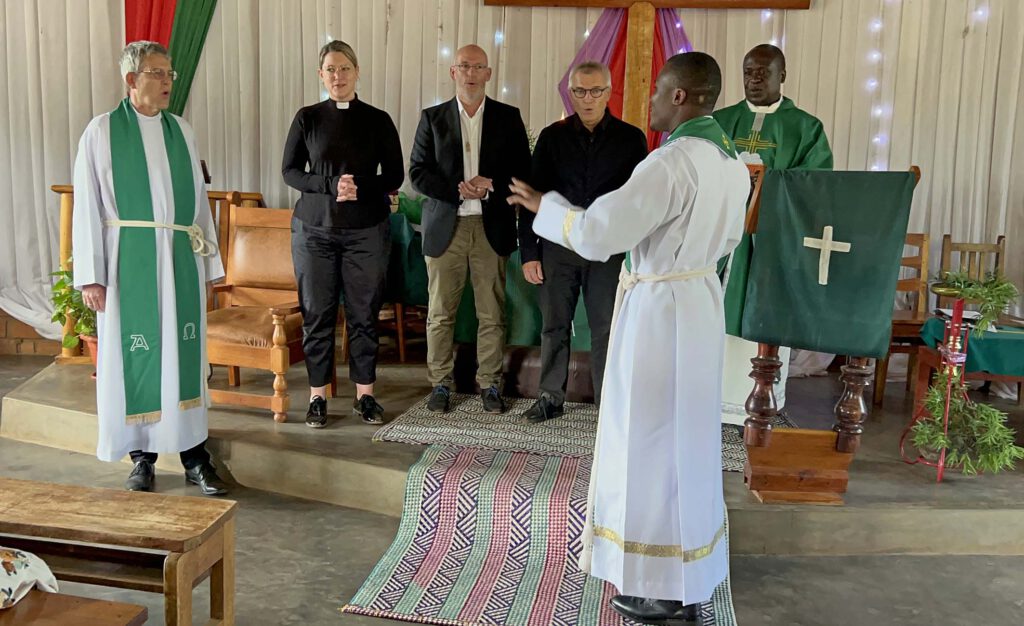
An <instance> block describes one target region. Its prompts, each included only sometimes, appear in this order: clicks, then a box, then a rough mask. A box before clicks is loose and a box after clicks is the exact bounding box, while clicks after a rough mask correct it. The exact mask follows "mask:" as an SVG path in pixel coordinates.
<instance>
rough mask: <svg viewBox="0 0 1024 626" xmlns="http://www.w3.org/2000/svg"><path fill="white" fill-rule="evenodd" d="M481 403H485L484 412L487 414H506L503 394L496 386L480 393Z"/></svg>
mask: <svg viewBox="0 0 1024 626" xmlns="http://www.w3.org/2000/svg"><path fill="white" fill-rule="evenodd" d="M480 401H481V402H483V405H484V411H485V412H487V413H504V412H505V401H504V400H502V399H501V394H500V393H498V388H497V387H495V386H494V385H491V386H490V387H488V388H487V389H484V390H483V391H481V392H480Z"/></svg>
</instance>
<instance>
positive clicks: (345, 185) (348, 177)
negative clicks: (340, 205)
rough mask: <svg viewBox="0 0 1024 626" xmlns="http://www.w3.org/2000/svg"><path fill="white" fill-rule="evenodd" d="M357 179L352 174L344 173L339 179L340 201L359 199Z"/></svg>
mask: <svg viewBox="0 0 1024 626" xmlns="http://www.w3.org/2000/svg"><path fill="white" fill-rule="evenodd" d="M357 189H359V188H358V187H356V182H355V179H353V178H352V174H342V176H341V178H339V179H338V197H337V201H338V202H346V201H352V200H357V199H358V198H357V197H356V190H357Z"/></svg>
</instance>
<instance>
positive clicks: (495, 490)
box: [341, 446, 736, 626]
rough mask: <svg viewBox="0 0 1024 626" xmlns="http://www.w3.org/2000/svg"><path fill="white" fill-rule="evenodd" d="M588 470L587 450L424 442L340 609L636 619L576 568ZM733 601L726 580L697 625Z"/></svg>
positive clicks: (437, 618)
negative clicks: (396, 506) (542, 452)
mask: <svg viewBox="0 0 1024 626" xmlns="http://www.w3.org/2000/svg"><path fill="white" fill-rule="evenodd" d="M589 476H590V459H589V458H588V457H564V456H562V457H558V456H549V457H543V456H537V455H534V454H523V453H516V452H508V451H496V450H480V449H473V448H464V449H455V448H446V447H442V446H430V447H429V448H427V450H426V452H424V453H423V456H422V457H421V458H420V460H419V461H417V462H416V464H415V465H413V467H412V468H411V469H410V471H409V480H408V483H407V484H406V492H405V508H404V511H403V513H402V520H401V523H400V526H399V529H398V535H397V536H396V538H395V541H394V543H392V545H391V547H390V548H388V551H387V552H386V553H385V554H384V556H383V557H382V558H381V560H380V562H379V563H377V566H376V567H375V568H374V570H373V572H372V573H371V574H370V577H369V578H367V579H366V582H364V583H363V586H362V588H360V589H359V591H358V592H357V593H356V595H355V597H353V598H352V600H351V602H349V603H348V604H347V605H345V606H344V607H342V609H341V611H342V612H345V613H356V614H361V615H370V616H375V617H383V618H388V619H396V620H404V621H411V622H419V623H426V624H449V625H458V626H463V625H465V626H469V625H478V624H507V625H509V626H552V625H554V626H574V625H575V626H636V624H635V623H634V622H631V621H629V620H625V619H623V618H622V617H620V616H619V615H618V614H617V613H615V611H614V610H612V609H611V607H610V606H609V604H608V600H609V599H610V598H611V596H613V595H615V589H614V588H613V587H612V586H611V585H610V584H607V583H605V582H603V581H601V580H599V579H596V578H593V577H591V576H587V575H586V574H584V573H582V572H581V571H580V570H579V568H578V567H577V565H576V561H577V557H578V555H579V553H580V548H581V542H580V535H581V533H582V531H583V520H584V515H585V509H586V498H587V483H588V480H589ZM727 537H728V536H727ZM726 541H728V539H726ZM731 598H732V594H731V591H730V588H729V580H728V579H726V580H725V581H724V582H723V583H722V584H721V585H719V586H718V588H717V589H716V590H715V594H714V596H713V598H712V600H711V601H710V602H707V603H705V605H703V606H702V607H701V617H702V621H703V625H704V626H713V625H714V626H735V623H736V616H735V613H734V611H733V607H732V599H731Z"/></svg>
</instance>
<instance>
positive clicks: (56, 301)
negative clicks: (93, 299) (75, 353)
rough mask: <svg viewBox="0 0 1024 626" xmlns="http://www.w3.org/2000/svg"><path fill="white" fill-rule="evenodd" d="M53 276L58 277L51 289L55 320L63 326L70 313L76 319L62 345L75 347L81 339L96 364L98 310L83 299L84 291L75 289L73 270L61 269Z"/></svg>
mask: <svg viewBox="0 0 1024 626" xmlns="http://www.w3.org/2000/svg"><path fill="white" fill-rule="evenodd" d="M51 276H53V277H54V278H56V279H57V282H55V283H54V284H53V287H52V288H51V289H50V300H51V301H52V302H53V321H54V322H57V323H58V324H61V325H62V326H63V325H64V322H65V320H66V319H67V316H68V315H71V317H73V318H74V319H75V320H76V321H75V327H74V329H73V332H71V333H68V334H66V335H64V338H63V339H62V340H61V345H63V346H64V347H65V348H74V347H75V346H77V345H78V344H79V342H80V341H81V342H82V343H84V344H85V351H86V353H88V355H89V358H91V359H92V363H93V365H96V312H95V311H93V310H92V309H90V308H89V307H87V306H85V302H83V301H82V292H81V291H79V290H77V289H75V287H74V283H75V280H74V276H73V275H72V273H71V270H60V271H57V272H54V273H53V274H51Z"/></svg>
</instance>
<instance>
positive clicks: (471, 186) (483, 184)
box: [459, 176, 494, 200]
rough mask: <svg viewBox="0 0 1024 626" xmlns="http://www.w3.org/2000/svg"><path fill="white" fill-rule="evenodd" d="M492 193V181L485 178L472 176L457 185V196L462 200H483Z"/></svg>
mask: <svg viewBox="0 0 1024 626" xmlns="http://www.w3.org/2000/svg"><path fill="white" fill-rule="evenodd" d="M492 191H494V181H493V180H491V179H490V178H487V177H485V176H474V177H473V178H471V179H469V180H464V181H462V182H460V183H459V196H460V197H461V198H462V199H463V200H483V199H484V198H485V197H487V194H489V193H490V192H492Z"/></svg>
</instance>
